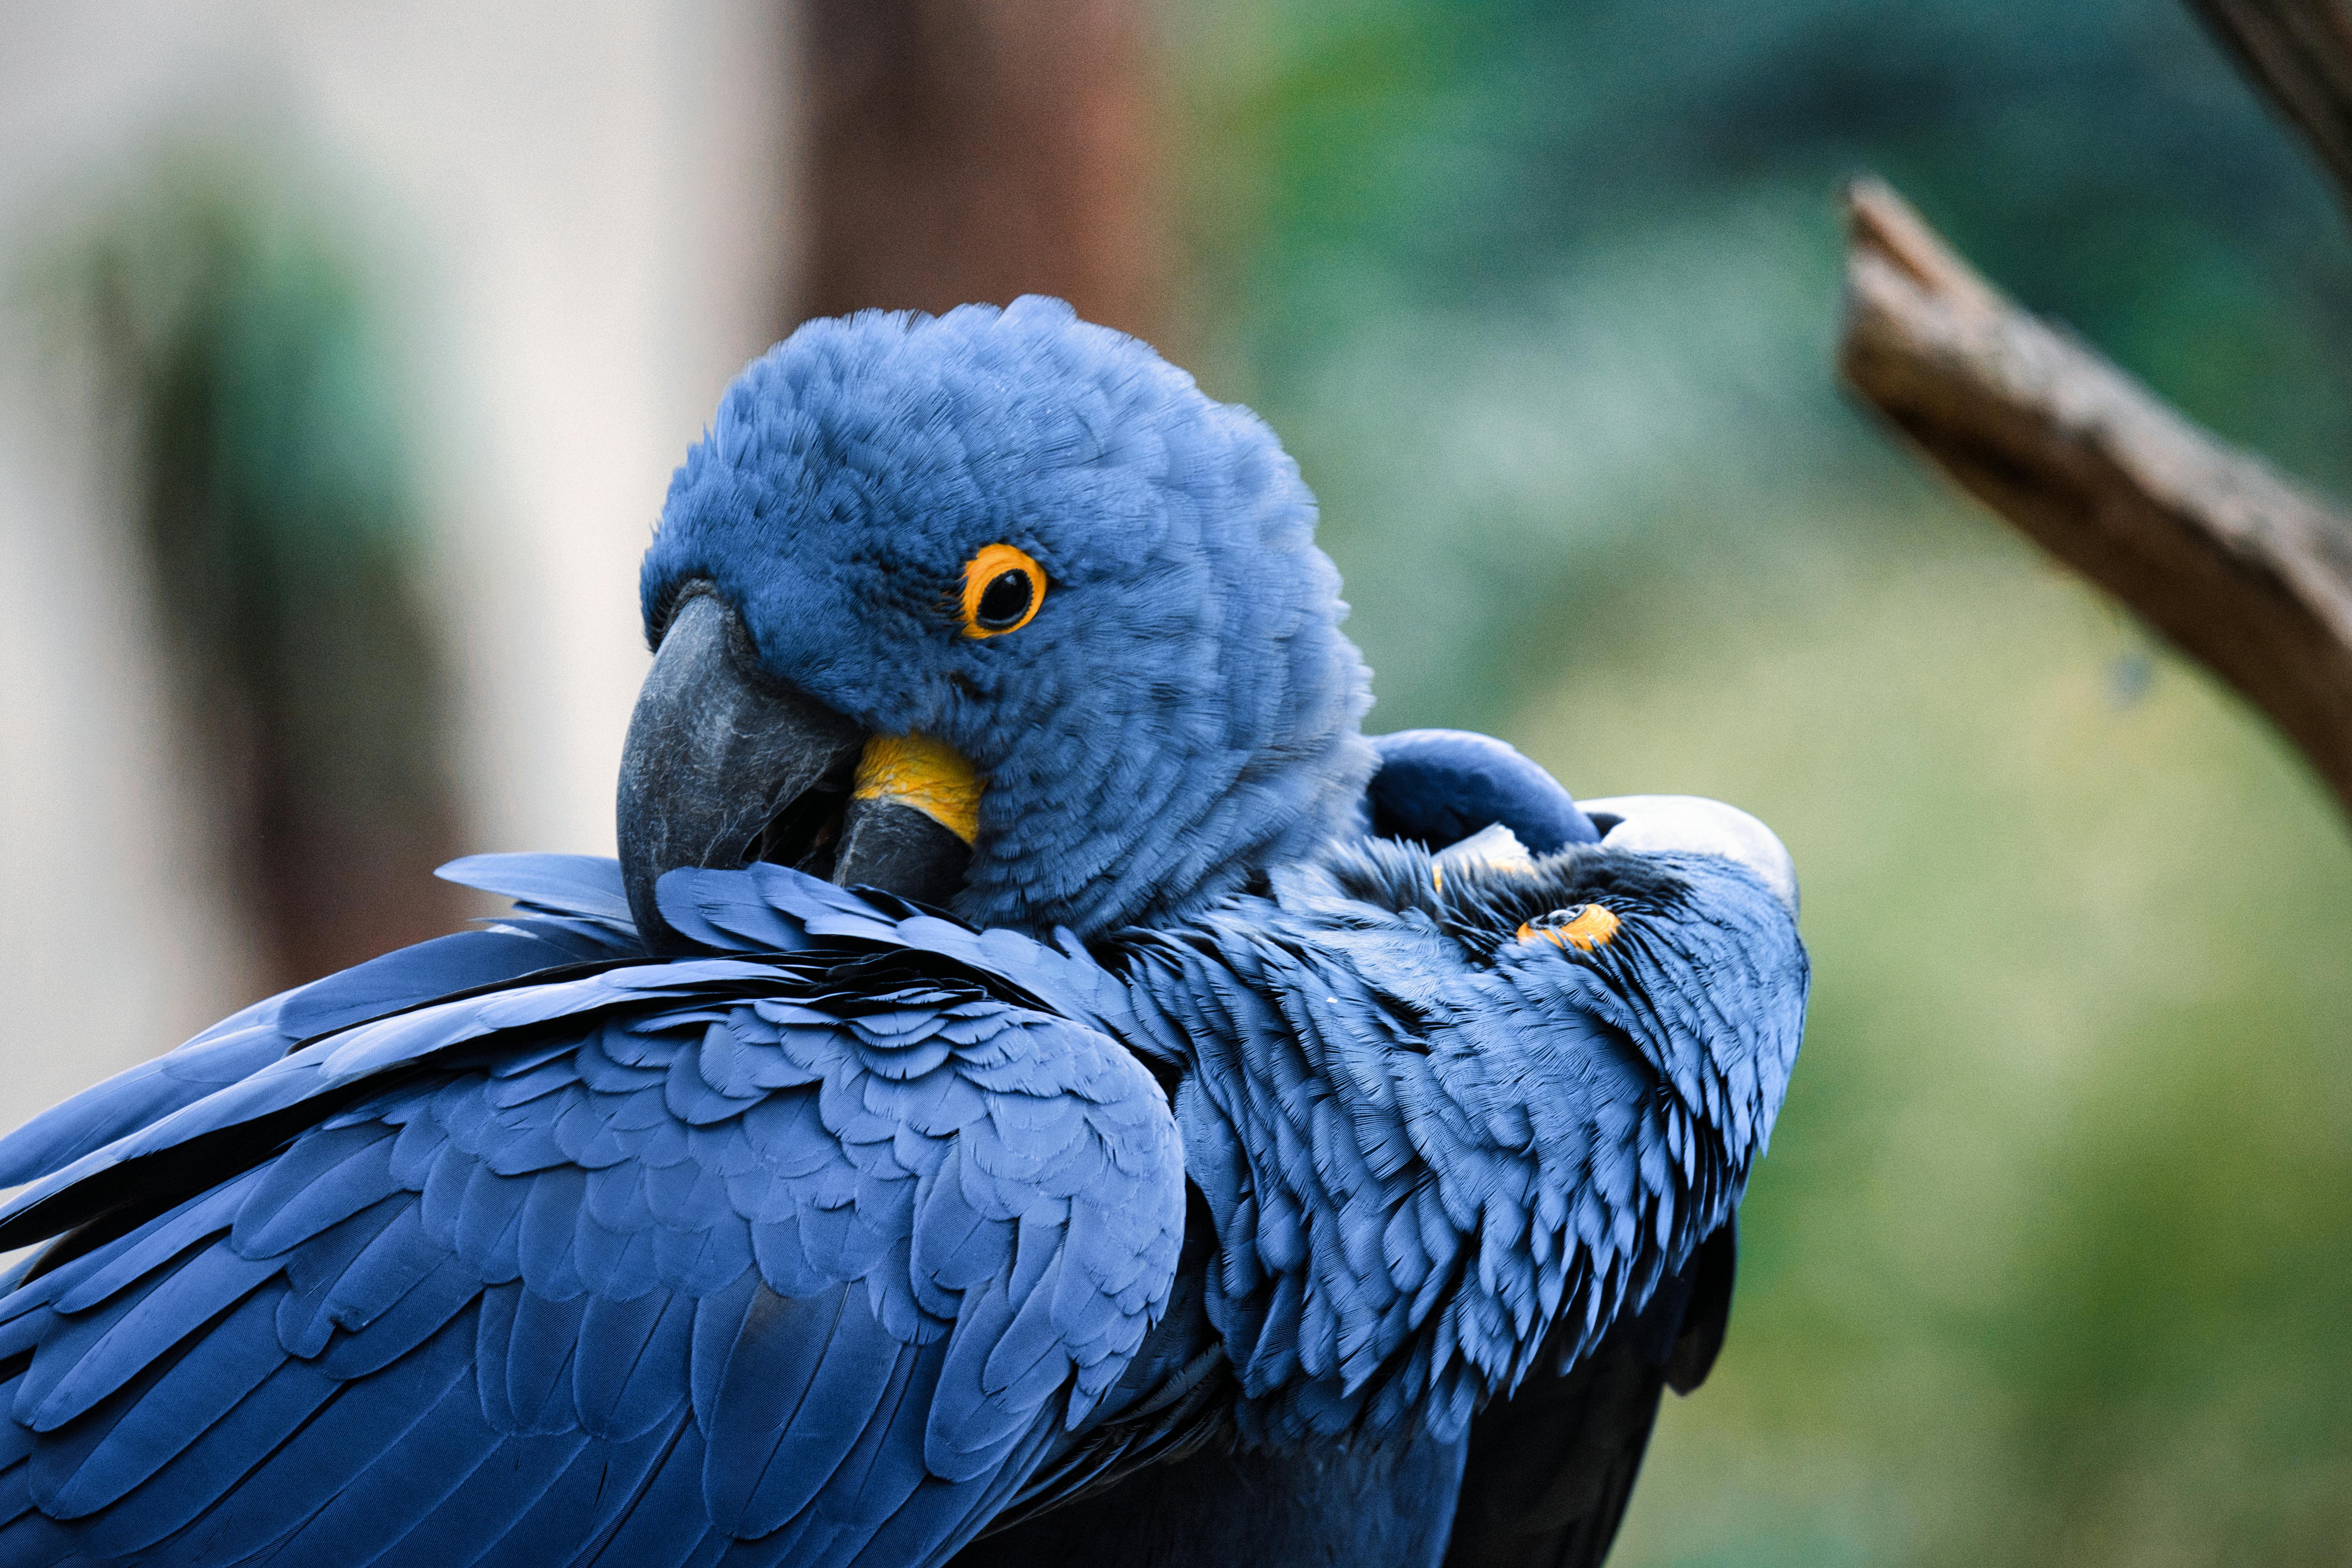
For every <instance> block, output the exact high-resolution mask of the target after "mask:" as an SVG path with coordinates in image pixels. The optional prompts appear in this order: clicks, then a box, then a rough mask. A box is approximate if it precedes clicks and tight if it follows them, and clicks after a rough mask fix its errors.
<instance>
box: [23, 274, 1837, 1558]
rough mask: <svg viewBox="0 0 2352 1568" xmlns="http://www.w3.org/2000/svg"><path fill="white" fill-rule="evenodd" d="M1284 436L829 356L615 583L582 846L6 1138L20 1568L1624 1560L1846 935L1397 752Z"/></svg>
mask: <svg viewBox="0 0 2352 1568" xmlns="http://www.w3.org/2000/svg"><path fill="white" fill-rule="evenodd" d="M1313 520H1314V508H1313V502H1312V500H1311V499H1310V497H1309V496H1308V494H1307V490H1306V489H1305V487H1304V485H1303V484H1302V483H1301V481H1300V479H1299V477H1298V473H1297V468H1295V466H1294V465H1293V464H1292V463H1291V462H1290V461H1289V459H1288V458H1286V456H1285V455H1284V454H1283V452H1282V450H1281V448H1280V447H1279V446H1278V445H1277V443H1276V440H1275V438H1274V437H1273V436H1272V434H1271V433H1270V432H1269V431H1268V430H1267V429H1266V428H1265V426H1264V425H1262V424H1261V423H1260V422H1259V421H1258V420H1257V419H1255V417H1254V416H1251V415H1250V414H1249V413H1247V412H1246V411H1244V410H1243V409H1240V408H1238V407H1234V406H1230V405H1219V404H1216V403H1213V402H1212V401H1210V400H1209V399H1208V398H1206V397H1205V396H1203V395H1202V393H1201V392H1200V391H1199V390H1198V389H1197V388H1196V387H1195V386H1194V384H1193V383H1192V380H1191V378H1189V377H1188V376H1186V375H1185V374H1182V373H1181V372H1180V371H1178V370H1176V369H1174V368H1173V367H1171V366H1170V365H1169V364H1167V363H1164V362H1163V361H1161V360H1160V358H1159V357H1158V356H1157V355H1155V354H1154V353H1151V351H1150V350H1149V349H1148V348H1146V347H1145V346H1144V345H1142V344H1141V343H1139V342H1135V341H1134V340H1132V339H1129V338H1126V337H1123V336H1120V335H1118V334H1116V333H1113V332H1110V331H1105V330H1103V329H1100V328H1097V327H1093V326H1089V325H1087V324H1085V323H1083V322H1080V321H1077V320H1076V318H1075V317H1074V315H1073V314H1072V313H1071V312H1070V310H1068V308H1067V307H1066V306H1064V305H1061V304H1059V303H1058V302H1056V301H1053V300H1043V299H1034V298H1033V299H1024V300H1020V301H1018V302H1016V303H1015V304H1013V306H1011V307H1009V308H1007V309H1005V310H994V309H990V308H982V307H966V308H964V309H961V310H953V311H950V312H949V313H947V314H946V315H943V316H940V317H937V318H931V317H924V316H910V315H904V314H882V313H873V312H869V313H866V314H863V315H859V316H856V317H852V318H848V319H846V320H841V321H816V322H812V323H810V324H809V325H807V326H804V327H803V328H802V329H801V330H800V331H797V332H796V333H794V334H793V337H792V338H791V339H789V340H788V341H787V342H784V343H782V344H781V345H780V346H778V347H777V348H775V349H774V350H772V351H771V352H770V353H768V354H767V355H766V356H764V357H763V358H761V360H759V361H758V362H756V363H753V364H752V365H751V368H750V369H749V370H747V371H746V372H745V373H744V374H743V375H742V377H741V378H740V380H738V381H737V382H736V383H735V384H734V385H733V386H732V387H731V388H730V390H729V391H728V393H727V395H726V397H725V399H724V401H723V403H722V404H721V405H720V408H719V414H718V417H717V419H716V421H715V422H714V424H713V426H711V428H710V430H709V433H708V434H707V435H706V436H705V437H704V438H703V440H702V441H701V442H700V443H699V444H698V446H697V447H695V448H694V449H693V451H692V452H691V453H690V454H689V456H688V458H687V461H686V463H685V465H684V466H683V467H682V468H680V469H679V470H678V472H677V477H676V479H675V480H674V481H673V483H672V485H671V488H670V491H669V496H668V499H667V503H666V505H665V508H664V510H663V515H662V519H661V521H660V524H659V527H658V529H657V530H656V534H655V538H654V541H653V543H652V546H651V548H650V550H649V551H648V552H647V555H646V563H645V568H644V577H643V593H644V606H645V615H646V627H647V632H648V636H649V638H650V640H651V642H652V644H653V646H654V647H655V649H656V657H655V661H654V665H653V668H652V670H651V672H650V674H649V675H648V676H647V678H646V685H645V689H644V691H643V694H642V695H641V697H640V699H639V703H638V708H637V711H636V714H635V719H634V720H633V721H632V724H631V729H630V736H629V741H628V744H627V747H626V750H625V757H624V762H623V768H622V780H621V788H620V798H619V819H620V842H621V856H620V858H619V859H618V860H617V861H614V860H603V859H594V858H580V857H565V856H487V857H477V858H472V859H469V860H465V861H460V862H458V863H457V864H456V865H454V866H452V867H450V868H447V869H446V871H445V875H447V876H449V877H450V878H452V879H455V880H457V881H459V882H462V883H466V884H468V885H470V886H473V887H477V888H480V889H487V890H488V891H491V892H494V893H499V894H502V895H505V896H507V897H509V898H510V899H512V900H514V909H513V912H512V913H511V914H509V915H508V916H506V917H504V918H502V919H499V920H498V921H493V922H490V923H488V926H487V927H486V928H485V929H481V930H476V931H465V932H460V933H457V934H455V935H451V936H447V937H444V938H441V939H439V940H437V941H435V942H426V943H425V944H423V945H421V946H418V947H414V948H409V949H405V950H403V951H401V952H394V953H391V954H388V955H386V956H384V957H383V958H380V959H377V960H375V961H374V962H373V963H366V964H362V965H361V966H359V967H358V968H355V969H352V970H348V971H345V972H343V973H339V974H335V975H331V976H329V977H327V978H325V979H323V980H320V981H318V982H316V983H315V984H310V985H306V986H303V987H301V988H299V989H298V990H294V991H291V992H288V993H286V994H282V995H279V996H276V997H272V998H270V999H269V1000H268V1001H265V1002H262V1003H260V1004H257V1005H255V1006H253V1007H251V1008H248V1009H247V1010H246V1011H245V1012H243V1013H240V1014H238V1015H237V1016H235V1017H233V1018H230V1019H228V1020H226V1022H224V1023H222V1024H220V1025H218V1026H215V1027H214V1028H212V1029H210V1030H208V1031H206V1032H205V1034H203V1035H200V1036H198V1037H196V1038H195V1039H194V1040H192V1041H190V1042H189V1043H188V1044H187V1045H185V1046H183V1047H180V1048H179V1049H178V1050H176V1051H173V1052H172V1053H170V1054H169V1055H166V1056H163V1057H161V1058H156V1059H155V1060H153V1061H151V1062H148V1063H146V1064H144V1065H143V1066H141V1067H138V1068H133V1069H131V1071H129V1072H126V1073H123V1074H121V1075H120V1076H119V1077H117V1078H114V1079H110V1080H109V1081H108V1082H106V1083H104V1084H101V1085H100V1086H99V1087H97V1088H95V1089H90V1090H89V1091H88V1092H86V1093H84V1094H81V1095H79V1096H77V1097H76V1098H74V1099H73V1100H68V1101H67V1102H66V1103H64V1104H63V1105H60V1106H58V1108H56V1109H55V1110H50V1111H49V1112H47V1114H45V1115H43V1116H41V1117H39V1118H37V1119H36V1120H35V1121H32V1122H30V1123H28V1124H27V1125H26V1126H25V1127H23V1128H21V1129H19V1130H17V1131H16V1132H15V1133H13V1134H12V1135H10V1136H9V1137H8V1138H6V1139H5V1141H0V1184H22V1185H21V1187H20V1190H18V1191H17V1192H16V1194H15V1195H14V1196H13V1197H12V1198H11V1200H10V1201H9V1202H8V1203H7V1204H6V1205H5V1206H0V1247H32V1246H34V1244H37V1243H46V1246H42V1247H38V1248H37V1250H34V1251H31V1252H28V1253H27V1254H26V1256H25V1258H23V1260H22V1261H20V1262H19V1263H17V1264H16V1267H15V1268H14V1269H13V1271H12V1272H11V1273H10V1274H9V1275H8V1276H7V1278H6V1279H5V1280H4V1281H0V1289H5V1295H0V1409H5V1412H6V1416H7V1419H6V1420H5V1422H0V1568H37V1565H47V1564H67V1563H159V1564H229V1563H281V1564H289V1565H298V1568H359V1565H362V1564H382V1565H386V1568H467V1565H473V1568H486V1565H489V1564H517V1565H522V1564H528V1565H530V1568H544V1565H551V1564H592V1563H593V1564H610V1565H620V1568H684V1565H688V1564H697V1565H707V1564H714V1563H725V1564H730V1565H734V1564H754V1563H791V1564H795V1565H801V1564H807V1565H818V1564H860V1565H872V1568H902V1565H911V1564H932V1563H947V1562H950V1561H953V1562H955V1563H960V1564H965V1565H968V1568H983V1565H986V1564H994V1563H1024V1564H1049V1563H1076V1562H1085V1563H1110V1564H1119V1563H1138V1564H1140V1563H1178V1562H1201V1563H1265V1564H1275V1565H1285V1564H1293V1563H1309V1562H1314V1563H1328V1562H1347V1563H1351V1564H1354V1565H1356V1568H1389V1565H1394V1568H1408V1565H1411V1568H1435V1565H1436V1564H1438V1563H1441V1562H1443V1563H1446V1564H1452V1565H1454V1568H1496V1565H1501V1564H1507V1563H1508V1564H1519V1563H1529V1564H1532V1563H1544V1564H1555V1563H1597V1562H1598V1561H1599V1560H1600V1558H1601V1554H1602V1553H1603V1552H1605V1551H1606V1549H1607V1546H1608V1542H1609V1540H1610V1537H1611V1536H1612V1533H1613V1532H1614V1531H1615V1528H1616V1524H1617V1521H1618V1519H1619V1517H1620V1515H1621V1514H1622V1510H1623V1508H1624V1505H1625V1500H1626V1496H1627V1492H1628V1489H1629V1488H1630V1487H1631V1485H1632V1482H1633V1474H1634V1470H1635V1468H1637V1466H1638V1465H1639V1462H1640V1458H1641V1455H1642V1450H1643V1446H1644V1445H1645V1443H1646V1440H1647V1437H1648V1433H1649V1429H1650V1425H1651V1421H1652V1419H1653V1416H1654V1412H1655V1410H1656V1407H1657V1404H1658V1400H1659V1396H1660V1390H1661V1388H1662V1387H1663V1386H1665V1385H1667V1384H1672V1385H1673V1386H1675V1387H1677V1388H1681V1389H1685V1390H1687V1389H1688V1388H1689V1387H1691V1386H1694V1385H1695V1384H1696V1383H1697V1381H1698V1380H1699V1379H1700V1378H1701V1377H1703V1376H1704V1375H1705V1374H1706V1369H1707V1366H1708V1363H1710V1362H1711V1361H1712V1359H1713V1357H1714V1354H1715V1350H1716V1347H1717V1344H1718V1343H1719V1342H1720V1340H1721V1337H1722V1333H1723V1326H1724V1321H1725V1316H1726V1313H1727V1310H1728V1302H1729V1294H1730V1281H1731V1267H1732V1251H1733V1246H1732V1226H1733V1223H1734V1215H1735V1213H1736V1210H1737V1208H1738V1202H1739V1197H1740V1194H1741V1191H1742V1189H1743V1187H1744V1184H1745V1183H1746V1181H1747V1178H1748V1173H1749V1171H1750V1169H1751V1168H1752V1166H1753V1163H1754V1162H1755V1160H1756V1159H1757V1157H1758V1156H1759V1154H1760V1153H1761V1152H1762V1151H1763V1148H1764V1145H1765V1142H1766V1139H1767V1136H1768V1134H1769V1130H1770V1127H1771V1124H1772V1121H1773V1117H1774V1115H1775V1113H1776V1111H1777V1110H1778V1108H1779V1106H1780V1100H1781V1096H1782V1093H1783V1090H1784V1089H1785V1087H1786V1084H1787V1081H1788V1076H1789V1072H1790V1067H1791V1065H1792V1063H1793V1061H1794V1058H1795V1055H1796V1051H1797V1046H1798V1039H1799V1036H1800V1033H1801V1026H1802V1016H1803V1007H1804V998H1805V990H1806V984H1807V969H1806V961H1805V957H1804V952H1803V950H1802V948H1801V944H1800V943H1799V941H1798V939H1797V935H1796V929H1795V907H1796V888H1795V882H1794V879H1793V877H1792V875H1791V873H1790V865H1789V861H1788V858H1787V856H1786V855H1785V854H1784V853H1783V852H1782V850H1781V848H1780V845H1779V843H1778V842H1777V841H1776V840H1775V839H1773V838H1772V837H1771V835H1770V834H1769V832H1767V831H1766V830H1765V829H1764V828H1763V827H1762V826H1760V825H1759V824H1757V823H1756V822H1755V821H1754V820H1753V819H1752V818H1748V817H1747V816H1742V815H1741V814H1739V813H1737V812H1735V811H1732V810H1730V808H1728V807H1723V806H1717V805H1713V804H1712V803H1707V802H1696V801H1688V800H1676V799H1671V798H1656V797H1640V798H1632V799H1627V800H1622V801H1612V802H1595V803H1588V805H1584V806H1581V807H1580V806H1579V805H1578V804H1577V803H1576V802H1575V801H1574V800H1573V799H1572V798H1570V795H1568V793H1567V792H1566V791H1564V790H1562V789H1561V788H1560V787H1559V785H1558V784H1555V783H1553V781H1552V780H1551V779H1550V778H1549V776H1548V775H1546V774H1545V773H1543V772H1542V771H1541V770H1540V769H1538V768H1537V767H1536V766H1535V765H1534V764H1533V763H1529V762H1528V761H1527V760H1526V759H1525V758H1523V757H1520V756H1519V755H1518V754H1517V752H1512V751H1511V750H1510V749H1509V748H1508V747H1507V746H1504V745H1503V744H1501V743H1500V742H1494V741H1490V740H1486V739H1485V738H1483V737H1479V736H1474V735H1465V734H1460V733H1456V732H1450V731H1414V732H1408V733H1405V734H1402V735H1391V736H1386V737H1381V738H1379V739H1367V738H1366V737H1365V736H1364V735H1363V734H1362V733H1361V731H1360V720H1361V718H1362V715H1363V713H1364V711H1365V710H1366V709H1367V707H1368V706H1369V702H1370V699H1369V696H1368V676H1367V674H1366V672H1365V670H1364V668H1363V666H1362V664H1361V661H1360V659H1359V658H1358V657H1357V654H1356V652H1355V650H1354V648H1353V647H1350V645H1349V643H1348V642H1347V640H1346V639H1345V638H1344V637H1342V636H1341V635H1340V632H1339V619H1340V616H1341V614H1342V612H1343V606H1342V605H1340V604H1339V600H1338V597H1337V592H1338V576H1337V574H1336V573H1335V572H1334V570H1333V568H1332V566H1331V564H1330V563H1329V562H1328V560H1327V559H1326V558H1325V557H1324V555H1323V554H1322V553H1321V552H1319V551H1318V550H1317V549H1316V547H1315V545H1314V542H1313V540H1312V527H1313Z"/></svg>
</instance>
